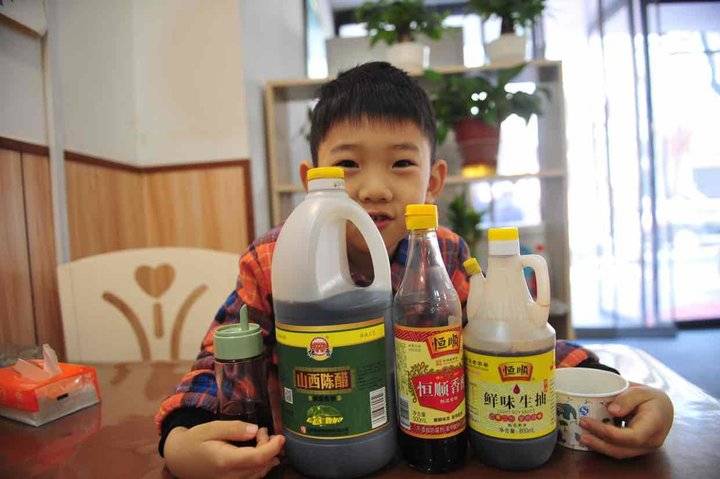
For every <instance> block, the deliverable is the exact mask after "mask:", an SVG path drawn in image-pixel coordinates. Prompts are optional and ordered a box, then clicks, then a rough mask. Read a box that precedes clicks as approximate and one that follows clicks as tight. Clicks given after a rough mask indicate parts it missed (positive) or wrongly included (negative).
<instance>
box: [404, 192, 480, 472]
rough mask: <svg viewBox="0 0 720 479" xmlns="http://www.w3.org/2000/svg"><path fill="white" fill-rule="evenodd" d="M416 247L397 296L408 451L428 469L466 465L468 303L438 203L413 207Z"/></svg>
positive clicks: (410, 220) (409, 218) (409, 215)
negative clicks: (440, 231) (444, 239)
mask: <svg viewBox="0 0 720 479" xmlns="http://www.w3.org/2000/svg"><path fill="white" fill-rule="evenodd" d="M405 218H406V224H407V228H408V230H409V231H410V245H409V252H408V258H407V265H406V269H405V276H404V277H403V280H402V283H401V285H400V288H399V289H398V291H397V294H396V295H395V299H394V301H393V328H394V334H395V360H396V361H395V365H396V377H395V384H396V390H397V400H398V419H399V442H400V450H401V451H402V454H403V456H404V458H405V460H406V461H407V462H408V464H409V465H410V466H412V467H414V468H416V469H418V470H421V471H423V472H427V473H437V472H447V471H451V470H453V469H456V468H458V467H460V466H462V464H463V463H464V460H465V452H466V449H467V436H466V432H465V372H464V369H463V361H462V329H461V328H462V309H461V306H460V300H459V299H458V295H457V293H456V291H455V288H454V287H453V285H452V282H451V281H450V277H449V276H448V273H447V269H446V267H445V264H444V262H443V259H442V256H441V254H440V248H439V246H438V241H437V234H436V229H437V208H436V207H435V206H434V205H408V207H407V210H406V212H405Z"/></svg>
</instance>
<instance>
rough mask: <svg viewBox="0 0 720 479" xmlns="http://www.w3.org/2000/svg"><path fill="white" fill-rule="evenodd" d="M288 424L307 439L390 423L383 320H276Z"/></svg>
mask: <svg viewBox="0 0 720 479" xmlns="http://www.w3.org/2000/svg"><path fill="white" fill-rule="evenodd" d="M276 338H277V342H278V344H277V352H278V357H279V364H278V369H279V376H280V383H281V385H282V392H283V397H282V420H283V426H284V427H286V428H287V429H289V430H291V431H293V432H295V433H297V434H299V435H301V436H304V437H311V438H315V439H340V438H349V437H355V436H361V435H364V434H368V433H370V432H373V431H375V430H376V429H378V428H381V427H383V426H386V425H387V424H388V410H389V404H388V399H389V398H388V391H387V374H386V365H385V324H384V320H383V318H376V319H372V320H369V321H363V322H360V323H351V324H342V325H337V326H324V327H317V326H295V325H284V324H279V323H278V324H276Z"/></svg>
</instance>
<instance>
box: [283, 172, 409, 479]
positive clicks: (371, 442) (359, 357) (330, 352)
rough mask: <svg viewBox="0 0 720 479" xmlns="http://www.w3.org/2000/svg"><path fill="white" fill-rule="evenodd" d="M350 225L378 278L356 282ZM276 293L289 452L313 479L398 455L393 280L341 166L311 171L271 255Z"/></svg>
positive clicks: (355, 471) (368, 468)
mask: <svg viewBox="0 0 720 479" xmlns="http://www.w3.org/2000/svg"><path fill="white" fill-rule="evenodd" d="M347 222H351V223H352V224H354V225H355V226H356V227H357V229H358V230H359V231H360V233H361V234H362V236H363V238H364V239H365V242H366V244H367V246H368V249H369V251H370V255H371V257H372V264H373V269H374V280H373V282H372V284H370V285H369V286H367V287H358V286H356V285H355V284H354V282H353V280H352V278H351V276H350V269H349V266H348V258H347V246H346V240H345V238H346V233H345V232H346V226H347ZM272 293H273V305H274V310H275V328H276V337H277V353H278V367H279V377H280V382H281V388H282V398H281V410H282V419H283V432H284V434H285V437H286V440H287V441H286V446H285V450H286V453H287V456H288V458H289V460H290V463H291V464H292V466H293V467H294V468H295V469H297V470H298V471H299V472H301V473H303V474H306V475H309V476H314V477H327V478H330V477H334V478H337V477H343V478H347V477H356V476H361V475H365V474H369V473H371V472H373V471H376V470H378V469H380V468H382V467H383V466H384V465H386V464H387V463H388V462H390V460H392V458H393V457H394V455H395V449H396V443H395V440H396V432H395V421H394V417H395V414H394V409H393V398H392V396H393V394H392V391H393V387H394V386H393V383H392V365H393V362H392V360H393V350H392V342H391V341H392V326H391V325H392V323H391V308H392V283H391V280H390V263H389V259H388V253H387V249H386V248H385V244H384V243H383V240H382V237H381V235H380V232H379V231H378V229H377V227H376V226H375V224H374V223H373V221H372V219H371V218H370V216H369V215H368V214H367V212H365V210H363V209H362V208H361V207H360V205H358V204H357V203H356V202H355V201H353V200H352V199H351V198H350V197H349V196H348V194H347V192H346V191H345V182H344V170H343V169H342V168H313V169H311V170H309V172H308V195H307V197H306V198H305V200H304V201H303V202H302V203H300V204H299V205H298V206H297V207H296V208H295V210H294V211H293V212H292V214H291V215H290V217H289V218H288V219H287V221H286V222H285V224H284V226H283V228H282V230H281V232H280V235H279V237H278V240H277V243H276V245H275V250H274V253H273V260H272Z"/></svg>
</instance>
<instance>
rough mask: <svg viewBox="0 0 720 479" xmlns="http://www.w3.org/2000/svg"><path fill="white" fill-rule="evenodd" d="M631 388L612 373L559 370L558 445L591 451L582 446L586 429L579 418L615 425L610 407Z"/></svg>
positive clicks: (557, 383) (556, 385)
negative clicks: (581, 441) (581, 438)
mask: <svg viewBox="0 0 720 479" xmlns="http://www.w3.org/2000/svg"><path fill="white" fill-rule="evenodd" d="M628 386H629V383H628V381H627V379H625V378H623V377H622V376H618V375H617V374H614V373H611V372H609V371H603V370H600V369H590V368H559V369H557V370H556V371H555V393H556V394H557V419H558V442H559V443H560V444H561V445H563V446H565V447H569V448H572V449H578V450H580V451H588V450H589V448H588V447H587V446H585V445H583V444H581V443H580V435H581V434H582V433H583V431H584V429H583V428H581V427H580V418H582V417H591V418H593V419H597V420H599V421H602V422H605V423H613V416H612V415H611V414H610V413H609V412H608V410H607V405H608V404H610V403H611V402H612V400H613V399H615V397H616V396H617V395H618V394H620V393H621V392H623V391H625V390H626V389H627V388H628Z"/></svg>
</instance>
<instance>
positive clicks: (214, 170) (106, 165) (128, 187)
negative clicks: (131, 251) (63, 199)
mask: <svg viewBox="0 0 720 479" xmlns="http://www.w3.org/2000/svg"><path fill="white" fill-rule="evenodd" d="M65 165H66V166H65V171H66V180H65V181H66V185H67V198H68V222H69V226H70V243H71V244H70V250H71V257H72V259H73V260H75V259H79V258H83V257H86V256H92V255H95V254H100V253H106V252H110V251H117V250H122V249H128V248H141V247H152V246H185V247H197V248H208V249H213V250H217V251H228V252H231V253H239V252H241V251H243V250H244V249H245V248H246V247H247V245H248V244H249V243H250V242H251V241H252V240H253V239H254V236H255V229H254V219H253V215H252V191H251V186H250V181H251V177H250V166H249V161H248V160H231V161H224V162H218V163H203V164H193V165H181V166H163V167H158V168H136V167H132V166H125V165H119V164H117V163H111V162H108V161H104V160H99V159H97V158H89V157H84V156H82V155H78V154H75V153H69V154H66V163H65Z"/></svg>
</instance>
